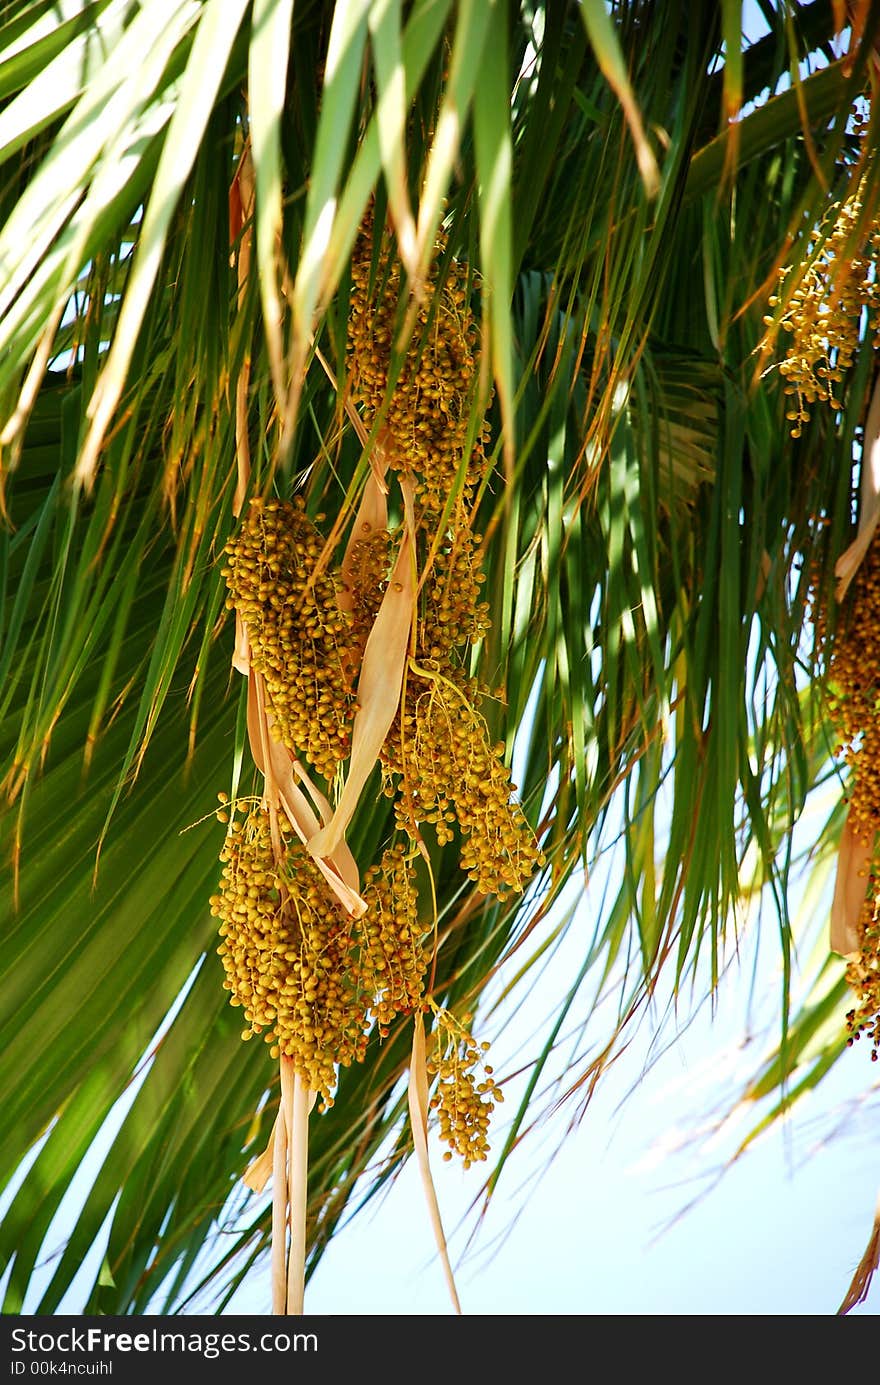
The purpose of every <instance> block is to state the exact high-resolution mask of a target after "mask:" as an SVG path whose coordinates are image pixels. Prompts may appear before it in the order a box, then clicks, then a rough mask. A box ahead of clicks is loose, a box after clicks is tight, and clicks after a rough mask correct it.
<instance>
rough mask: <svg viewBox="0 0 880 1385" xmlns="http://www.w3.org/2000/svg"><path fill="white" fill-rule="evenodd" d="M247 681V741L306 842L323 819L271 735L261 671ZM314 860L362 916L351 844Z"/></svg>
mask: <svg viewBox="0 0 880 1385" xmlns="http://www.w3.org/2000/svg"><path fill="white" fill-rule="evenodd" d="M248 684H249V686H248V708H247V724H248V740H249V742H250V748H251V755H252V757H253V761H254V764H255V765H256V767H257V769H258V770H259V771H260V773H261V774H262V775H263V777H264V779H265V781H266V797H267V800H268V801H269V802H270V804H271V803H272V802H277V803H280V804H281V806H282V807H283V809H284V811H285V813H286V814H287V817H288V820H289V822H290V825H291V826H292V828H293V830H294V832H295V833H296V835H297V836H298V837H299V839H300V841H301V842H302V843H303V844H306V843H308V842H309V840H310V838H313V837H314V835H315V833H316V832H317V831H318V830H319V827H320V820H319V818H318V816H317V814H316V813H315V812H314V810H313V809H312V807H311V805H310V804H309V802H308V800H307V798H306V796H305V794H304V793H303V792H302V790H301V789H300V788H299V786H298V785H297V783H296V780H295V778H294V772H295V771H294V766H295V765H296V761H295V760H294V758H293V756H292V755H291V752H290V751H289V750H288V749H287V747H286V746H285V745H282V744H281V742H280V741H277V740H276V739H275V737H274V736H273V735H272V727H271V725H270V722H269V717H268V713H267V710H266V705H265V697H264V693H263V689H262V680H261V679H260V676H259V674H253V673H252V674H251V676H250V678H249V680H248ZM267 766H268V773H267ZM300 768H301V767H300ZM325 802H326V800H325ZM327 806H328V809H329V804H328V805H327ZM315 860H316V863H317V866H318V869H319V870H320V872H321V874H322V875H323V876H324V879H325V880H326V881H327V884H328V885H329V886H330V888H331V889H332V891H333V893H334V894H335V895H336V898H337V899H338V900H339V902H340V904H341V905H342V907H343V908H344V909H345V910H346V912H347V913H349V914H351V916H352V917H353V918H361V917H362V916H363V915H364V914H365V913H366V911H367V902H366V900H365V899H364V898H363V897H362V895H361V894H360V893H359V890H360V877H359V874H358V869H357V864H356V862H355V860H354V857H353V856H352V854H351V851H350V850H349V849H348V847H347V846H346V845H345V844H344V843H343V844H342V847H341V848H339V849H337V850H336V851H335V852H330V853H328V854H327V855H326V856H323V857H316V858H315Z"/></svg>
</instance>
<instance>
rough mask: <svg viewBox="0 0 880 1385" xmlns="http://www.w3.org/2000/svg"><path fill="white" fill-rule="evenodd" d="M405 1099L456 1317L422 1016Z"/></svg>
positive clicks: (417, 1023)
mask: <svg viewBox="0 0 880 1385" xmlns="http://www.w3.org/2000/svg"><path fill="white" fill-rule="evenodd" d="M407 1098H408V1101H409V1118H410V1121H411V1123H412V1131H413V1143H414V1144H415V1149H416V1159H417V1161H418V1165H419V1173H420V1174H421V1176H422V1187H423V1188H424V1190H425V1198H426V1200H427V1203H428V1215H429V1217H430V1218H431V1228H432V1230H433V1232H434V1239H435V1241H436V1242H437V1250H438V1251H439V1253H440V1259H441V1262H442V1264H443V1274H444V1276H445V1278H446V1285H447V1288H448V1289H449V1295H450V1297H451V1299H452V1306H453V1307H454V1309H455V1311H456V1313H459V1314H460V1313H461V1303H460V1302H459V1298H458V1290H457V1289H456V1287H455V1278H454V1276H453V1273H452V1266H451V1264H450V1263H449V1251H448V1250H447V1247H446V1236H445V1234H444V1231H443V1222H442V1220H441V1218H440V1204H439V1203H438V1201H437V1190H436V1188H435V1187H434V1180H433V1178H432V1177H431V1165H430V1162H429V1159H428V1060H427V1054H426V1052H425V1022H424V1020H423V1018H422V1016H421V1014H417V1015H416V1016H415V1018H414V1021H413V1046H412V1056H411V1058H410V1064H409V1088H408V1092H407Z"/></svg>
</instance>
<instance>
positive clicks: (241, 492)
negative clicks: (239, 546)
mask: <svg viewBox="0 0 880 1385" xmlns="http://www.w3.org/2000/svg"><path fill="white" fill-rule="evenodd" d="M254 193H255V186H254V170H253V164H252V162H251V150H250V144H247V145H246V146H245V148H244V151H243V153H242V156H241V158H240V159H239V161H238V168H237V170H236V174H235V178H234V179H233V181H232V188H231V189H230V198H229V237H230V240H231V241H232V242H233V243H234V242H235V241H236V240H237V239H238V236H239V235H241V241H240V243H239V247H238V262H237V275H238V306H239V308H240V307H241V304H242V300H243V299H244V295H245V291H246V288H247V281H248V276H249V275H250V272H251V249H252V242H253V234H254V223H253V211H254ZM250 375H251V358H250V352H246V354H245V356H244V359H243V360H242V363H241V370H240V371H239V374H238V378H237V380H236V382H235V457H236V465H237V480H236V486H235V495H234V496H233V498H232V513H233V514H234V515H236V516H238V515H240V514H241V510H242V506H243V505H244V498H245V495H246V494H247V488H248V485H249V483H250V479H251V450H250V442H249V439H248V390H249V387H250Z"/></svg>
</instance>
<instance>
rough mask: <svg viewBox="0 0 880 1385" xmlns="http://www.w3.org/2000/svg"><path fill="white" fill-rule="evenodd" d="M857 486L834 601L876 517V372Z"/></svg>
mask: <svg viewBox="0 0 880 1385" xmlns="http://www.w3.org/2000/svg"><path fill="white" fill-rule="evenodd" d="M859 489H860V497H859V531H858V534H857V535H856V537H855V539H854V540H853V542H852V543H851V544H850V546H849V548H847V549H846V550H845V551H844V552H843V553H841V555H840V557H839V558H838V560H837V562H836V564H835V567H834V575H835V576H836V578H837V588H836V590H837V599H838V601H842V600H843V598H844V597H845V596H846V593H847V590H848V588H849V584H850V582H851V581H852V579H853V578H854V577H855V575H856V573H857V572H858V570H859V567H860V566H861V563H862V560H863V558H864V556H865V554H866V553H867V551H868V549H869V548H870V546H871V540H872V539H873V537H874V533H875V531H876V528H877V523H878V520H880V373H878V376H877V379H876V381H875V382H874V391H873V393H872V395H871V403H870V405H869V407H868V417H867V419H866V421H865V437H864V441H863V443H862V467H861V478H860V483H859Z"/></svg>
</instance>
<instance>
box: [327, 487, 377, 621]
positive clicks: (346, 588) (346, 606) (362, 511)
mask: <svg viewBox="0 0 880 1385" xmlns="http://www.w3.org/2000/svg"><path fill="white" fill-rule="evenodd" d="M387 528H388V501H387V487H386V486H385V483H384V481H383V480H382V479H381V477H379V476H377V475H376V472H375V471H374V470H372V468H371V470H370V474H369V476H368V477H367V480H366V484H365V485H364V493H363V495H362V496H361V503H360V505H359V506H358V512H357V514H356V515H355V517H354V523H353V524H352V526H351V533H350V534H349V536H348V543H347V544H346V546H345V553H344V554H343V557H342V564H341V567H340V572H341V575H342V589H341V590H340V592H339V596H338V601H339V606H340V608H341V609H342V610H343V611H351V610H353V609H354V595H353V592H352V587H353V586H354V585H355V575H354V571H353V568H352V560H351V557H352V549H353V548H354V546H355V544H356V543H357V541H358V539H364V538H367V537H368V536H369V535H370V534H376V533H379V532H380V531H381V530H383V529H387Z"/></svg>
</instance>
